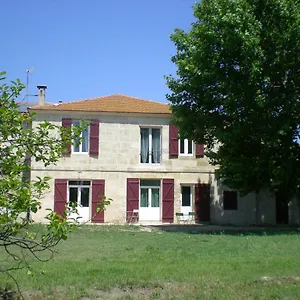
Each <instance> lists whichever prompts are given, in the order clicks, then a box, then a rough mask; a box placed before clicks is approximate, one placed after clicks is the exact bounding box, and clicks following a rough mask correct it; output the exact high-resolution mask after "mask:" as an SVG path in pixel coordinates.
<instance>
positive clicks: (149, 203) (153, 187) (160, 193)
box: [139, 179, 162, 208]
mask: <svg viewBox="0 0 300 300" xmlns="http://www.w3.org/2000/svg"><path fill="white" fill-rule="evenodd" d="M142 180H145V181H146V180H157V181H159V182H160V185H159V186H158V185H151V186H149V185H141V181H142ZM142 189H147V190H148V206H141V199H142ZM152 189H158V190H159V202H158V207H152V206H151V204H152ZM139 196H140V199H139V207H140V208H161V205H162V200H161V199H162V188H161V180H159V179H141V180H140V195H139Z"/></svg>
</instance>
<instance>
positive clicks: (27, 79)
mask: <svg viewBox="0 0 300 300" xmlns="http://www.w3.org/2000/svg"><path fill="white" fill-rule="evenodd" d="M33 71H34V67H32V68H31V69H26V96H25V98H26V102H28V96H36V95H29V73H31V72H33Z"/></svg>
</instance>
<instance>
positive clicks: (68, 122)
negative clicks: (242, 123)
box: [62, 118, 72, 154]
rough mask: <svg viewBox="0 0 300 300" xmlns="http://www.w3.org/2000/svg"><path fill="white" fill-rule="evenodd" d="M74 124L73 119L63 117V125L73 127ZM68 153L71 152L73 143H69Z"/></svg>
mask: <svg viewBox="0 0 300 300" xmlns="http://www.w3.org/2000/svg"><path fill="white" fill-rule="evenodd" d="M71 126H72V119H69V118H63V119H62V127H64V128H71ZM66 153H67V154H69V153H71V144H68V145H67V152H66Z"/></svg>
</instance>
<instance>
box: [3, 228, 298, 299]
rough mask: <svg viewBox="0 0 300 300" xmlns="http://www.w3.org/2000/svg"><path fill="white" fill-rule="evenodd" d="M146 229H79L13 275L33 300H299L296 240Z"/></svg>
mask: <svg viewBox="0 0 300 300" xmlns="http://www.w3.org/2000/svg"><path fill="white" fill-rule="evenodd" d="M143 230H144V227H138V226H123V227H122V226H89V227H84V228H81V229H78V230H76V231H74V232H73V233H72V234H70V236H69V239H68V240H67V241H65V242H62V243H61V244H60V245H59V246H58V247H57V253H56V254H55V258H54V259H53V260H51V261H49V262H47V263H37V262H34V260H33V259H32V263H31V265H32V267H33V268H34V269H35V272H33V273H32V274H27V271H25V270H21V271H17V272H15V273H14V275H15V276H16V278H17V280H18V281H19V283H20V286H21V289H22V290H23V291H25V292H24V295H25V297H27V298H28V299H45V298H46V297H47V299H81V298H82V299H300V235H298V234H295V233H281V234H280V233H278V234H264V233H262V234H247V235H245V234H244V235H241V234H236V235H232V234H193V233H189V232H187V233H182V232H165V231H161V230H157V229H154V230H153V231H152V232H147V231H143ZM1 251H2V250H1ZM5 257H6V256H5V254H4V253H3V252H0V263H2V262H3V261H4V260H5ZM6 281H7V279H6V278H5V277H4V276H3V275H0V283H1V285H2V286H3V285H5V282H6Z"/></svg>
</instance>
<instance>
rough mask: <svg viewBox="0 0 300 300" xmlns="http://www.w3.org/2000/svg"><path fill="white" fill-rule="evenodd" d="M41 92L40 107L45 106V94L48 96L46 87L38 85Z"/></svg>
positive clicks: (39, 97) (39, 96)
mask: <svg viewBox="0 0 300 300" xmlns="http://www.w3.org/2000/svg"><path fill="white" fill-rule="evenodd" d="M37 88H38V90H39V94H38V100H39V105H45V94H46V88H47V86H46V85H38V86H37Z"/></svg>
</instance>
